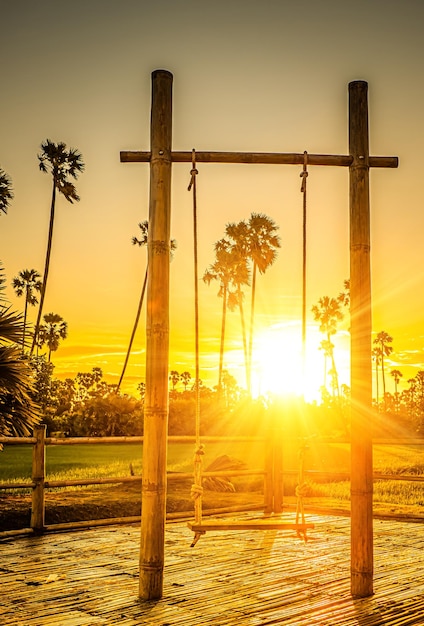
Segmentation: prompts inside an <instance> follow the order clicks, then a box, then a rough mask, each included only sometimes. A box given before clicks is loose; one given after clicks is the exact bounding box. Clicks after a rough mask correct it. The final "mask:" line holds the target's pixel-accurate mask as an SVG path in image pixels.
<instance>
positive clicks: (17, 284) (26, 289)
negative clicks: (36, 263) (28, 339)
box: [12, 270, 42, 353]
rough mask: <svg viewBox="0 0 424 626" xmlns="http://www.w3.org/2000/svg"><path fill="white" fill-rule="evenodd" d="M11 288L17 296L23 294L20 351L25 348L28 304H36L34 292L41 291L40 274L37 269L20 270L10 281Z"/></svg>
mask: <svg viewBox="0 0 424 626" xmlns="http://www.w3.org/2000/svg"><path fill="white" fill-rule="evenodd" d="M12 286H13V289H14V290H15V293H16V295H17V296H18V297H20V296H23V295H25V307H24V327H23V331H22V353H23V352H24V349H25V333H26V327H27V314H28V305H30V306H35V305H36V304H38V299H37V296H36V295H35V293H34V292H37V291H38V292H40V291H41V286H42V282H41V275H40V274H39V273H38V272H37V270H21V271H20V272H19V274H18V275H17V276H15V278H14V279H13V281H12Z"/></svg>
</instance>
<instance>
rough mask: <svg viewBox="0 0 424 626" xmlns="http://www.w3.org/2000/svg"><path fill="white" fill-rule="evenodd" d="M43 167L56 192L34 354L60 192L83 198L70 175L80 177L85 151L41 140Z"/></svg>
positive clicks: (72, 200) (40, 157)
mask: <svg viewBox="0 0 424 626" xmlns="http://www.w3.org/2000/svg"><path fill="white" fill-rule="evenodd" d="M38 161H39V166H40V170H41V171H42V172H45V173H46V174H51V176H52V182H53V186H52V196H51V203H50V222H49V234H48V239H47V250H46V260H45V263H44V273H43V284H42V287H41V296H40V304H39V307H38V315H37V321H36V323H35V328H34V336H33V340H32V347H31V354H32V352H33V350H34V347H35V345H36V343H37V335H38V331H39V328H40V323H41V316H42V314H43V306H44V298H45V295H46V286H47V278H48V275H49V268H50V256H51V249H52V241H53V226H54V217H55V209H56V192H58V193H59V194H62V195H63V196H64V198H65V199H66V200H67V201H68V202H70V203H71V204H72V203H73V202H74V201H75V202H78V201H79V196H78V195H77V192H76V188H75V185H74V184H73V183H72V182H71V181H70V178H73V179H74V180H76V179H77V178H78V175H79V174H80V173H81V172H83V171H84V163H83V161H82V155H81V154H80V153H79V152H78V151H77V150H74V149H73V148H69V150H68V149H67V147H66V144H65V143H63V142H60V143H58V144H55V143H53V142H52V141H50V139H47V140H46V141H45V142H44V143H42V144H41V152H40V154H39V155H38Z"/></svg>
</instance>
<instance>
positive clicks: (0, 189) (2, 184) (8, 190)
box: [0, 167, 13, 214]
mask: <svg viewBox="0 0 424 626" xmlns="http://www.w3.org/2000/svg"><path fill="white" fill-rule="evenodd" d="M11 200H13V191H12V181H11V180H10V178H9V176H8V175H7V174H6V172H5V171H4V170H2V169H1V167H0V213H1V212H3V213H5V214H6V213H7V209H8V208H9V205H10V201H11Z"/></svg>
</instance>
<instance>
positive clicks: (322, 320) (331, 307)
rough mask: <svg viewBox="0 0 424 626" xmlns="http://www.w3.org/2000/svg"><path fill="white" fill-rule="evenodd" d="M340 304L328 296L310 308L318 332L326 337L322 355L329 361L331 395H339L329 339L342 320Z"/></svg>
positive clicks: (331, 345) (332, 347) (337, 300)
mask: <svg viewBox="0 0 424 626" xmlns="http://www.w3.org/2000/svg"><path fill="white" fill-rule="evenodd" d="M341 307H342V302H341V301H340V300H339V299H338V298H330V297H329V296H323V297H322V298H320V299H319V300H318V304H314V306H313V307H312V313H313V315H314V320H315V321H316V322H319V330H320V332H321V333H323V334H324V335H325V337H326V341H325V342H322V344H321V345H322V348H323V349H324V354H325V356H326V357H329V358H330V360H331V370H332V371H331V373H332V377H333V384H332V388H333V395H334V394H335V393H337V395H339V382H338V373H337V368H336V362H335V359H334V344H333V343H332V341H331V337H332V336H333V335H335V334H336V332H337V324H338V322H339V321H341V320H342V319H343V312H342V309H341Z"/></svg>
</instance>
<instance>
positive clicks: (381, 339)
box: [373, 330, 393, 406]
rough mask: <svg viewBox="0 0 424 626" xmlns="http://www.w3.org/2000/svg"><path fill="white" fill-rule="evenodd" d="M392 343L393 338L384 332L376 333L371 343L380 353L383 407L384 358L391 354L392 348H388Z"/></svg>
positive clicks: (384, 396) (384, 395) (384, 394)
mask: <svg viewBox="0 0 424 626" xmlns="http://www.w3.org/2000/svg"><path fill="white" fill-rule="evenodd" d="M392 341H393V337H390V335H389V334H388V333H386V331H385V330H382V331H380V332H379V333H377V336H376V338H375V339H374V341H373V343H374V345H375V346H376V349H377V350H379V352H380V357H381V379H382V382H383V398H384V406H386V379H385V375H384V357H386V356H389V354H391V353H392V352H393V347H392V346H390V345H389V344H391V343H392Z"/></svg>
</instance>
